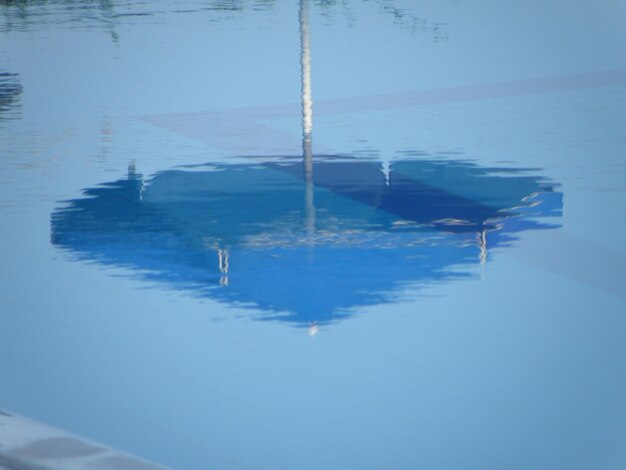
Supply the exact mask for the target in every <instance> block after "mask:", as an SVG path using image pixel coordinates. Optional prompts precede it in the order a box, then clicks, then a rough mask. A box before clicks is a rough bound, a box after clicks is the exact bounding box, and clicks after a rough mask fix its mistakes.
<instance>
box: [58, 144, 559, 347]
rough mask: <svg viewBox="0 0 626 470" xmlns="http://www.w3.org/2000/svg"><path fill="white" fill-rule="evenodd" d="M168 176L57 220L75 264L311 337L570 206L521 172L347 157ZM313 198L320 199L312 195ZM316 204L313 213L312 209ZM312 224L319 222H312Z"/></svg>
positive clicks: (114, 187)
mask: <svg viewBox="0 0 626 470" xmlns="http://www.w3.org/2000/svg"><path fill="white" fill-rule="evenodd" d="M305 166H306V164H305V163H304V162H303V161H302V159H298V160H292V159H282V160H279V161H270V162H266V163H254V164H238V165H214V164H213V165H204V166H190V167H184V168H179V169H172V170H168V171H164V172H161V173H158V174H156V175H154V176H153V177H152V178H150V179H148V180H144V179H143V178H142V177H141V176H140V175H138V174H137V173H135V171H134V169H131V171H130V172H129V174H128V177H127V178H126V179H122V180H119V181H115V182H112V183H108V184H105V185H102V186H100V187H96V188H91V189H87V190H86V191H85V197H83V198H78V199H74V200H71V201H68V202H67V204H66V206H65V207H63V208H60V209H58V210H57V211H56V212H55V213H54V214H53V216H52V242H53V243H54V244H55V245H56V246H58V247H59V248H62V249H64V250H67V251H68V252H70V253H73V254H74V255H75V257H77V258H79V259H83V260H90V261H96V262H97V263H100V264H102V265H115V266H122V267H126V268H128V269H131V270H133V271H134V272H135V273H136V274H137V276H139V277H141V278H144V279H148V280H153V281H154V280H156V281H158V282H159V283H161V284H163V285H168V286H170V287H172V288H175V289H180V290H184V291H187V292H192V293H195V294H196V295H198V296H203V297H210V298H213V299H216V300H218V301H221V302H226V303H229V304H234V305H239V306H250V307H253V308H255V309H258V310H262V311H264V312H265V315H264V316H263V317H262V318H264V319H275V320H282V321H287V322H291V323H293V324H295V325H299V326H303V327H307V328H308V329H309V332H310V334H312V335H314V334H315V333H316V332H317V328H318V325H323V324H328V323H332V322H334V321H336V320H338V319H341V318H346V317H348V316H350V315H352V314H353V313H354V312H355V310H356V308H358V307H360V306H365V305H375V304H380V303H385V302H394V301H395V299H396V298H397V296H398V295H399V294H401V293H402V292H406V291H407V290H408V291H410V292H415V291H416V290H418V289H420V288H422V287H425V286H426V285H428V284H430V283H432V282H444V281H445V282H447V281H453V280H456V279H462V278H467V277H470V276H472V275H474V274H476V273H475V271H476V270H475V269H474V268H473V266H480V264H484V263H486V262H487V261H488V260H489V257H490V254H489V252H488V250H492V249H493V248H494V247H505V246H506V245H508V244H510V243H511V242H512V241H514V240H516V239H517V233H519V232H521V231H524V230H536V229H547V228H554V227H556V226H558V225H559V223H560V222H559V221H560V218H559V217H560V215H561V209H562V194H561V193H560V192H559V191H558V190H557V188H556V187H555V185H554V184H551V183H549V182H546V181H544V180H543V179H542V178H539V177H536V176H529V175H528V174H527V173H526V172H524V171H522V170H515V169H508V170H507V169H501V168H500V169H497V170H495V169H490V168H481V167H479V166H476V165H474V164H471V163H468V162H465V161H459V160H447V161H438V160H409V159H407V160H400V161H395V162H394V163H392V164H391V167H390V171H389V174H388V180H387V179H386V177H385V174H384V173H383V171H382V170H383V168H382V165H381V164H379V163H374V162H370V161H362V160H358V159H351V158H348V157H346V156H341V157H339V156H325V157H316V158H315V161H314V162H312V163H311V166H312V171H311V173H310V175H309V176H307V172H306V171H305ZM310 192H312V194H309V193H310ZM313 199H314V200H315V206H314V207H313V208H311V207H310V206H311V204H310V201H311V200H313ZM311 210H313V211H314V213H315V217H314V218H313V219H312V218H311V214H310V211H311Z"/></svg>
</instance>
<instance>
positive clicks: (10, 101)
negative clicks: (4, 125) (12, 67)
mask: <svg viewBox="0 0 626 470" xmlns="http://www.w3.org/2000/svg"><path fill="white" fill-rule="evenodd" d="M21 94H22V85H21V84H20V81H19V76H18V75H17V74H15V73H6V72H0V120H6V119H17V118H19V111H20V109H21V106H20V104H19V96H20V95H21Z"/></svg>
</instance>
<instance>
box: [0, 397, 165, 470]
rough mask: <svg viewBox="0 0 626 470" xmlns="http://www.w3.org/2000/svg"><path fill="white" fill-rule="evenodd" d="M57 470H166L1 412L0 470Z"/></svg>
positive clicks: (97, 444) (57, 430)
mask: <svg viewBox="0 0 626 470" xmlns="http://www.w3.org/2000/svg"><path fill="white" fill-rule="evenodd" d="M60 469H63V470H78V469H84V470H96V469H98V470H107V469H111V470H113V469H117V470H164V469H165V467H162V466H160V465H156V464H154V463H151V462H148V461H146V460H143V459H140V458H137V457H134V456H131V455H129V454H126V453H123V452H121V451H118V450H115V449H112V448H110V447H107V446H105V445H102V444H99V443H96V442H93V441H90V440H87V439H83V438H82V437H79V436H76V435H73V434H70V433H67V432H65V431H62V430H59V429H56V428H54V427H51V426H48V425H46V424H42V423H39V422H37V421H33V420H31V419H28V418H25V417H23V416H19V415H16V414H13V413H10V412H7V411H4V410H2V409H0V470H60Z"/></svg>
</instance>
